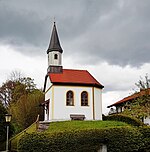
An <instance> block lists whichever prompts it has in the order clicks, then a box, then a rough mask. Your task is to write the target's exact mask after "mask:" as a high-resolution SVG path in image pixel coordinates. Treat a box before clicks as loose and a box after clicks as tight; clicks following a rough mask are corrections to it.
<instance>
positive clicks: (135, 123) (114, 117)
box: [103, 114, 144, 126]
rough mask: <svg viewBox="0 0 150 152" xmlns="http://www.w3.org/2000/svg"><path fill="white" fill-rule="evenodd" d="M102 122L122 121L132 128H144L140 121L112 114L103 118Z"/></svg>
mask: <svg viewBox="0 0 150 152" xmlns="http://www.w3.org/2000/svg"><path fill="white" fill-rule="evenodd" d="M103 120H104V121H105V120H113V121H114V120H115V121H122V122H125V123H128V124H130V125H133V126H144V123H142V122H141V121H140V120H138V119H136V118H133V117H130V116H127V115H123V114H113V115H109V116H103Z"/></svg>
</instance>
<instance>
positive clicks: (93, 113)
mask: <svg viewBox="0 0 150 152" xmlns="http://www.w3.org/2000/svg"><path fill="white" fill-rule="evenodd" d="M92 94H93V120H95V101H94V87H92Z"/></svg>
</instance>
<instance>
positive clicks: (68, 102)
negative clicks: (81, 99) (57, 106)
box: [66, 91, 74, 106]
mask: <svg viewBox="0 0 150 152" xmlns="http://www.w3.org/2000/svg"><path fill="white" fill-rule="evenodd" d="M66 105H67V106H73V105H74V95H73V92H72V91H68V92H67V94H66Z"/></svg>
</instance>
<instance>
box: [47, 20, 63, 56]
mask: <svg viewBox="0 0 150 152" xmlns="http://www.w3.org/2000/svg"><path fill="white" fill-rule="evenodd" d="M51 51H58V52H60V53H62V52H63V50H62V48H61V46H60V42H59V38H58V34H57V29H56V25H55V22H54V26H53V31H52V35H51V40H50V44H49V47H48V50H47V54H48V53H49V52H51Z"/></svg>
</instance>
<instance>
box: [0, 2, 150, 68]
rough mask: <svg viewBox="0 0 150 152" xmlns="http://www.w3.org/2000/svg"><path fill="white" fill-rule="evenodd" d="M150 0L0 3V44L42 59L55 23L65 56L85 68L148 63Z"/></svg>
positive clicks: (149, 56) (149, 54)
mask: <svg viewBox="0 0 150 152" xmlns="http://www.w3.org/2000/svg"><path fill="white" fill-rule="evenodd" d="M149 7H150V1H149V0H142V1H140V0H132V1H131V0H111V1H110V0H105V1H103V0H79V1H70V0H63V1H60V0H45V1H42V0H30V1H28V0H26V1H25V0H22V1H19V0H11V1H9V0H5V1H4V0H1V1H0V21H1V24H0V41H1V43H5V44H9V45H11V46H12V47H15V48H16V49H17V50H18V51H20V50H21V51H22V53H25V54H27V55H31V52H32V54H33V55H34V54H35V55H36V54H37V55H39V54H40V55H42V54H43V51H45V52H46V49H47V47H48V43H49V39H50V32H51V28H52V22H53V18H54V17H55V18H56V22H57V28H58V31H59V36H60V41H61V45H62V47H63V48H64V53H65V55H74V56H75V57H77V59H78V62H81V63H82V64H97V63H98V62H102V61H106V62H108V63H109V64H116V65H120V66H125V65H132V66H139V65H142V64H143V63H148V62H150V60H149V59H150V53H149V49H150V43H149V39H150V28H149V27H150V20H149V14H150V9H149Z"/></svg>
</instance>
